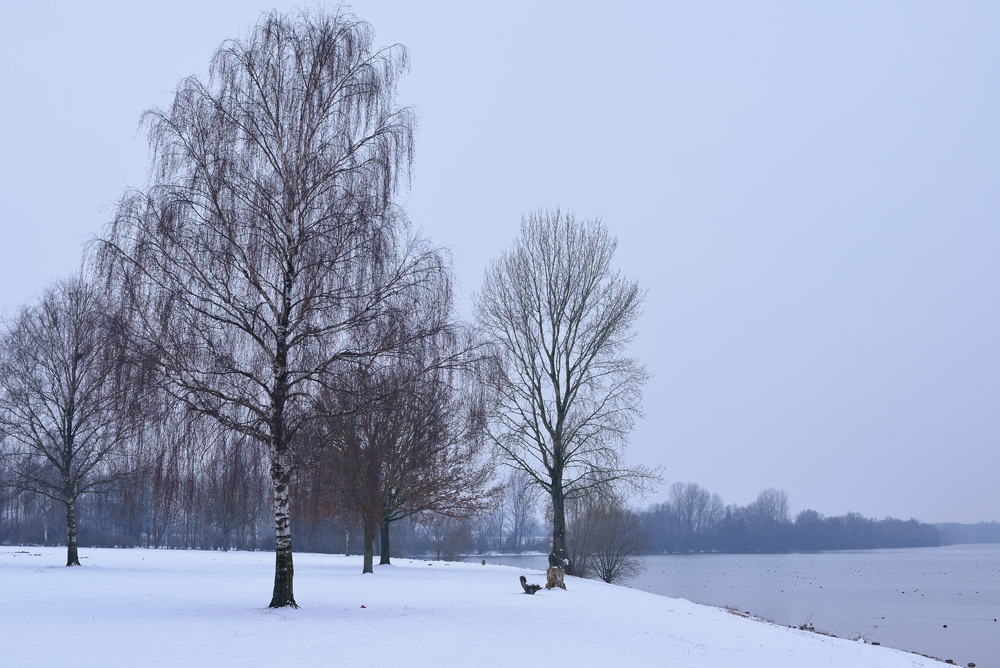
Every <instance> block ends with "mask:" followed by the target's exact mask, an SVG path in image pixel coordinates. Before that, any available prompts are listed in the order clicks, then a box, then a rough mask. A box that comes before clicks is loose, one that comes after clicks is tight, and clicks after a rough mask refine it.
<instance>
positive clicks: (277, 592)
mask: <svg viewBox="0 0 1000 668" xmlns="http://www.w3.org/2000/svg"><path fill="white" fill-rule="evenodd" d="M283 460H284V456H283V454H282V455H279V456H278V458H277V461H275V462H274V463H272V465H271V476H272V479H273V480H274V542H275V546H274V593H273V594H272V595H271V603H270V604H269V605H268V606H267V607H269V608H285V607H291V608H297V607H299V606H298V605H296V604H295V597H294V596H293V595H292V576H293V575H294V569H293V568H292V527H291V521H290V520H289V512H288V511H289V500H288V481H289V479H290V478H291V475H290V474H289V473H288V471H287V470H286V468H285V467H284V466H283V464H284V461H283Z"/></svg>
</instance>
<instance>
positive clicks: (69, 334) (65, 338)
mask: <svg viewBox="0 0 1000 668" xmlns="http://www.w3.org/2000/svg"><path fill="white" fill-rule="evenodd" d="M120 335H121V331H120V328H119V327H117V323H116V322H115V319H114V318H112V317H111V316H110V315H109V312H108V308H107V304H106V303H105V302H104V300H103V299H102V298H101V296H100V294H99V292H98V291H97V290H95V289H94V287H92V286H91V285H89V284H88V283H86V282H85V281H83V280H82V279H79V278H77V279H71V280H67V281H64V282H61V283H57V284H56V285H55V286H54V287H52V288H50V289H48V290H46V292H45V293H44V295H43V296H42V298H41V299H40V300H39V302H38V303H37V304H34V305H30V306H25V307H23V308H22V309H21V310H20V312H19V313H18V314H17V315H16V317H14V318H13V320H11V321H10V322H8V323H7V331H6V332H4V333H3V336H2V338H0V427H2V430H3V432H4V433H5V435H6V438H5V440H4V447H3V463H4V465H5V468H6V469H7V471H8V477H9V484H11V485H12V486H14V487H16V488H18V489H20V490H22V491H31V492H34V493H37V494H41V495H43V496H45V497H48V498H49V499H52V500H53V501H55V502H57V503H60V504H63V506H64V507H65V509H66V565H67V566H79V565H80V559H79V556H78V553H77V525H76V503H77V499H78V498H79V496H80V495H81V494H86V493H88V492H100V491H105V490H106V489H107V488H108V486H109V485H110V484H111V482H112V481H113V480H114V475H113V474H114V471H113V469H111V468H110V467H109V466H108V463H109V462H108V460H109V459H110V458H111V457H112V456H113V455H114V454H115V452H116V450H117V449H118V448H119V447H120V446H121V445H122V443H123V442H124V441H126V440H127V439H128V438H130V437H131V436H132V435H134V434H135V433H136V431H137V429H136V427H137V425H138V423H139V419H138V415H139V413H140V407H139V406H138V405H137V403H136V401H137V398H138V396H139V394H138V390H139V388H140V387H141V383H140V379H139V378H138V376H137V374H136V369H135V368H134V367H131V366H130V364H129V363H128V362H127V360H126V359H125V357H124V354H123V353H124V346H123V345H121V344H122V342H121V339H120Z"/></svg>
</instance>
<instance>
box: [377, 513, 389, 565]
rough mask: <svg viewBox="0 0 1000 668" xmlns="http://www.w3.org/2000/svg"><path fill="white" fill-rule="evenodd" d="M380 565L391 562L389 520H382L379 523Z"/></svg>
mask: <svg viewBox="0 0 1000 668" xmlns="http://www.w3.org/2000/svg"><path fill="white" fill-rule="evenodd" d="M379 532H380V535H379V544H378V545H379V550H378V553H379V560H378V565H379V566H386V565H388V564H389V520H382V521H381V522H380V523H379Z"/></svg>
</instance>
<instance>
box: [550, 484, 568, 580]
mask: <svg viewBox="0 0 1000 668" xmlns="http://www.w3.org/2000/svg"><path fill="white" fill-rule="evenodd" d="M552 553H553V554H554V555H556V557H557V558H559V559H566V561H567V564H566V566H565V568H564V569H563V570H565V571H566V574H567V575H573V564H572V562H570V561H569V551H568V550H567V549H566V499H565V498H563V490H562V481H561V480H553V481H552Z"/></svg>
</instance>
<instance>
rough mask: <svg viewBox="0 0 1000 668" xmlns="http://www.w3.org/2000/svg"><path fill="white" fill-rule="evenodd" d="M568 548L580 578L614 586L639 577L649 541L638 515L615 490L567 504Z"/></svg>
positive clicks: (602, 490) (601, 490)
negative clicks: (613, 584) (596, 579)
mask: <svg viewBox="0 0 1000 668" xmlns="http://www.w3.org/2000/svg"><path fill="white" fill-rule="evenodd" d="M566 506H567V540H566V543H567V546H568V549H569V555H570V558H571V559H572V561H573V565H574V567H575V569H576V571H575V572H576V575H578V576H580V577H597V578H600V579H601V580H604V581H605V582H607V583H609V584H610V583H614V582H618V581H621V580H627V579H629V578H632V577H635V576H636V575H638V574H639V573H640V572H641V571H642V570H643V569H644V568H645V566H644V563H643V561H642V558H641V555H642V554H643V553H644V552H645V551H646V549H647V545H648V539H647V534H646V531H645V530H644V529H643V527H642V521H641V519H640V517H639V515H638V513H636V512H634V511H632V510H631V509H629V507H628V506H627V505H626V503H625V500H624V499H622V498H620V497H619V496H618V495H617V494H616V493H615V491H614V490H613V489H610V488H601V489H600V490H599V491H597V492H596V493H594V494H590V495H588V496H586V497H581V498H576V499H572V500H571V501H569V502H568V503H567V504H566Z"/></svg>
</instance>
